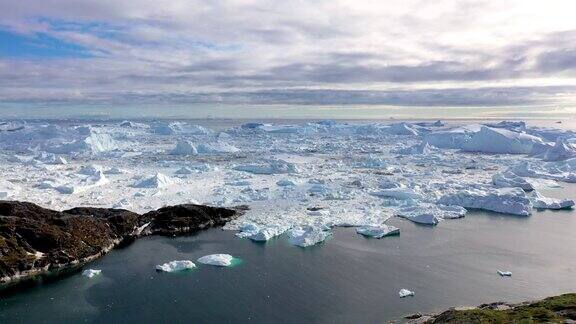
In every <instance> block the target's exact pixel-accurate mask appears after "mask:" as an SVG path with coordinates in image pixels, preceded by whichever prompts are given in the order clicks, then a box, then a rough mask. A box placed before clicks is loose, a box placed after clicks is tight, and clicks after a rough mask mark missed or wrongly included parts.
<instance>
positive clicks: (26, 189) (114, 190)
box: [0, 121, 576, 247]
mask: <svg viewBox="0 0 576 324" xmlns="http://www.w3.org/2000/svg"><path fill="white" fill-rule="evenodd" d="M0 149H1V156H0V159H1V161H2V163H1V164H0V168H1V174H2V175H3V179H2V180H1V182H0V197H1V198H2V199H15V200H26V201H31V202H34V203H37V204H39V205H42V206H44V207H48V208H53V209H65V208H70V207H75V206H80V205H82V206H94V207H115V208H125V209H130V210H133V211H136V212H144V211H148V210H151V209H156V208H159V207H162V206H164V205H172V204H181V203H202V204H210V205H217V206H236V205H248V206H250V210H249V211H248V213H247V214H246V215H244V216H242V217H241V218H240V219H238V220H236V221H234V222H232V223H230V224H228V225H227V229H230V230H237V231H238V234H237V235H238V236H239V237H241V238H249V239H252V240H255V241H266V240H269V239H271V238H273V237H275V236H279V235H280V234H283V233H287V234H288V235H287V239H288V240H289V242H290V243H292V244H294V245H297V246H303V247H304V246H310V245H314V244H316V243H318V242H321V241H323V240H324V239H326V238H327V237H328V236H329V235H330V229H331V228H332V227H334V226H357V227H358V229H357V232H358V233H359V234H362V235H366V236H372V237H378V238H380V237H384V236H387V235H395V234H398V229H397V228H395V227H393V226H388V225H386V221H387V220H388V219H389V218H390V217H403V218H406V219H407V220H410V221H413V222H416V223H421V224H426V225H438V226H441V222H442V221H444V220H447V219H455V218H462V217H464V216H465V215H466V213H467V209H482V210H487V211H493V212H498V213H505V214H513V215H521V216H528V215H530V214H531V212H532V210H533V209H534V208H542V209H570V208H572V206H573V205H574V202H573V201H572V200H570V199H553V198H548V197H545V196H544V195H542V194H541V193H540V190H542V189H546V188H555V187H561V186H562V183H563V182H576V132H574V131H569V130H556V129H550V128H539V127H527V126H526V124H525V123H523V122H499V123H487V124H467V125H461V124H457V123H448V124H444V123H442V122H422V123H404V122H402V123H388V124H386V123H344V122H333V121H321V122H308V123H304V122H303V123H301V124H295V125H279V124H262V123H247V124H244V125H242V126H238V127H232V128H229V129H226V130H222V131H214V130H211V129H208V128H205V127H202V126H198V125H194V124H193V123H189V122H185V121H182V122H168V121H166V122H135V121H125V122H100V123H95V122H91V123H83V122H71V121H36V122H16V121H7V122H4V123H2V124H1V125H0ZM566 198H570V197H566ZM462 221H465V220H462Z"/></svg>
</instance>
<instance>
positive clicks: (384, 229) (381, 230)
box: [356, 225, 400, 239]
mask: <svg viewBox="0 0 576 324" xmlns="http://www.w3.org/2000/svg"><path fill="white" fill-rule="evenodd" d="M356 233H358V234H362V235H364V236H368V237H374V238H377V239H380V238H383V237H385V236H393V235H400V229H399V228H397V227H394V226H390V225H368V226H362V227H358V228H356Z"/></svg>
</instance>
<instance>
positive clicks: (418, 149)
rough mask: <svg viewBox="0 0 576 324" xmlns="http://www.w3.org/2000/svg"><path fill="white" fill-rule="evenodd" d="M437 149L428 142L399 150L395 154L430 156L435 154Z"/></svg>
mask: <svg viewBox="0 0 576 324" xmlns="http://www.w3.org/2000/svg"><path fill="white" fill-rule="evenodd" d="M435 150H436V149H435V148H434V147H433V146H432V145H430V144H428V142H422V143H420V144H416V145H413V146H410V147H406V148H401V149H397V150H395V151H394V153H397V154H404V155H417V154H430V153H433V152H434V151H435Z"/></svg>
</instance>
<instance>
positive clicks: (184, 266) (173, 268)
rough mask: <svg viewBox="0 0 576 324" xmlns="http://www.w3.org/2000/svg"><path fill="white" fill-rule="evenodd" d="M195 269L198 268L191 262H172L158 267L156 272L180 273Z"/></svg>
mask: <svg viewBox="0 0 576 324" xmlns="http://www.w3.org/2000/svg"><path fill="white" fill-rule="evenodd" d="M194 268H196V265H195V264H194V262H192V261H189V260H180V261H170V262H168V263H164V264H159V265H157V266H156V270H157V271H162V272H179V271H185V270H191V269H194Z"/></svg>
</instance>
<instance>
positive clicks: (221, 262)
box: [197, 254, 234, 267]
mask: <svg viewBox="0 0 576 324" xmlns="http://www.w3.org/2000/svg"><path fill="white" fill-rule="evenodd" d="M233 260H234V257H233V256H231V255H230V254H210V255H205V256H203V257H201V258H198V260H197V261H198V262H200V263H202V264H207V265H213V266H218V267H229V266H231V265H232V261H233Z"/></svg>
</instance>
